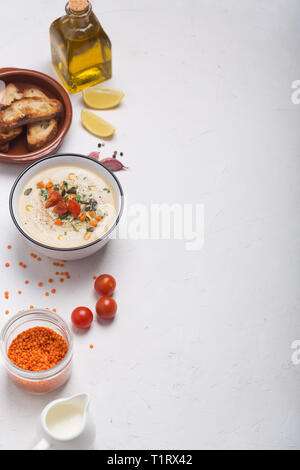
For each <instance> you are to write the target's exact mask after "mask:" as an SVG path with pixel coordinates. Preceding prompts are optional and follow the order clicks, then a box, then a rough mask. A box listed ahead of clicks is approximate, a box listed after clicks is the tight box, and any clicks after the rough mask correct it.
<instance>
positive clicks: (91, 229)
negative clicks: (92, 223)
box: [86, 227, 95, 232]
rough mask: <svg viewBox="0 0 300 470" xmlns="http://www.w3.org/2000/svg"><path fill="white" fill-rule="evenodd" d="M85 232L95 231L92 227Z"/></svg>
mask: <svg viewBox="0 0 300 470" xmlns="http://www.w3.org/2000/svg"><path fill="white" fill-rule="evenodd" d="M86 231H87V232H94V231H95V228H94V227H88V228H87V229H86Z"/></svg>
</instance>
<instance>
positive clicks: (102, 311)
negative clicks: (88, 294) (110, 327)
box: [96, 296, 118, 320]
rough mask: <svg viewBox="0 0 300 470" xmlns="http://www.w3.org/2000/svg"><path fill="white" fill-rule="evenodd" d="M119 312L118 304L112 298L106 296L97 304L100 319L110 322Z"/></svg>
mask: <svg viewBox="0 0 300 470" xmlns="http://www.w3.org/2000/svg"><path fill="white" fill-rule="evenodd" d="M117 310H118V306H117V302H116V301H115V300H114V299H112V298H111V297H108V296H104V297H101V299H99V300H98V302H97V304H96V312H97V315H98V316H99V317H100V318H103V319H104V320H110V319H112V318H114V316H115V315H116V313H117Z"/></svg>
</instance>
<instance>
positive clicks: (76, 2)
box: [66, 0, 92, 18]
mask: <svg viewBox="0 0 300 470" xmlns="http://www.w3.org/2000/svg"><path fill="white" fill-rule="evenodd" d="M91 11H92V5H91V4H90V2H89V1H88V0H69V2H68V3H67V4H66V13H67V15H69V16H73V17H76V18H82V17H85V16H87V15H89V14H90V13H91Z"/></svg>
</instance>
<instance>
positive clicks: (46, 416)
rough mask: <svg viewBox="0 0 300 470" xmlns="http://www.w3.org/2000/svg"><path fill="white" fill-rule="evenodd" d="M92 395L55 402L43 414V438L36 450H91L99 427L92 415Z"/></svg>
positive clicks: (82, 394)
mask: <svg viewBox="0 0 300 470" xmlns="http://www.w3.org/2000/svg"><path fill="white" fill-rule="evenodd" d="M89 401H90V399H89V395H87V394H86V393H81V394H80V395H74V396H73V397H71V398H65V399H60V400H55V401H53V402H51V403H49V405H47V406H46V408H44V410H43V411H42V414H41V428H42V435H43V438H42V439H41V441H40V442H39V443H38V444H37V445H36V446H35V447H34V448H33V450H50V449H51V448H53V449H57V450H89V449H91V448H92V445H93V443H94V440H95V437H96V427H95V424H94V422H93V420H92V418H91V416H90V413H89Z"/></svg>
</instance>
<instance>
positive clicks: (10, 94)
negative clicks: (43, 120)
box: [1, 83, 23, 106]
mask: <svg viewBox="0 0 300 470" xmlns="http://www.w3.org/2000/svg"><path fill="white" fill-rule="evenodd" d="M21 98H23V93H22V92H21V91H19V90H18V88H17V87H16V85H14V84H13V83H9V84H8V85H7V87H6V89H5V93H4V96H3V99H2V103H1V104H3V105H4V106H9V105H10V104H12V103H13V102H14V101H16V100H20V99H21Z"/></svg>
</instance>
